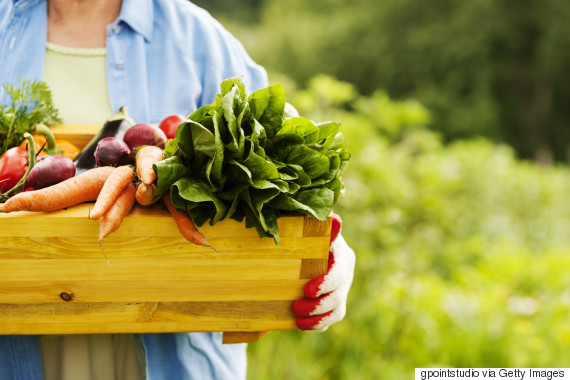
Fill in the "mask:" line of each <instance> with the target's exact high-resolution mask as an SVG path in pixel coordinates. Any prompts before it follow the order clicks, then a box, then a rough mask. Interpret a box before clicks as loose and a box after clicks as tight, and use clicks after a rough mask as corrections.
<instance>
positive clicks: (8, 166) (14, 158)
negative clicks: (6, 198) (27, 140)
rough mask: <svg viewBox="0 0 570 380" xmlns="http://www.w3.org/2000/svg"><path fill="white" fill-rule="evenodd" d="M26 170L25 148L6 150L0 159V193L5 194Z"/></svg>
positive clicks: (26, 156) (26, 155)
mask: <svg viewBox="0 0 570 380" xmlns="http://www.w3.org/2000/svg"><path fill="white" fill-rule="evenodd" d="M27 170H28V153H27V152H26V148H24V147H21V146H18V147H14V148H10V149H8V150H7V151H6V152H4V154H3V155H2V157H1V158H0V192H2V193H5V192H7V191H8V190H10V189H11V188H13V187H14V186H16V185H17V184H18V182H19V181H20V179H21V178H22V177H23V176H24V174H26V171H27Z"/></svg>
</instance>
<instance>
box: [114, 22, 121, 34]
mask: <svg viewBox="0 0 570 380" xmlns="http://www.w3.org/2000/svg"><path fill="white" fill-rule="evenodd" d="M120 31H121V26H120V25H119V24H115V25H114V26H113V33H115V34H119V32H120Z"/></svg>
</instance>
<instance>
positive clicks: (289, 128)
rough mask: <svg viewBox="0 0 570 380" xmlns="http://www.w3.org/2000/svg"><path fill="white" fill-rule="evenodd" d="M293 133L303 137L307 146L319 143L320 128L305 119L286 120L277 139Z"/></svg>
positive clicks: (293, 118)
mask: <svg viewBox="0 0 570 380" xmlns="http://www.w3.org/2000/svg"><path fill="white" fill-rule="evenodd" d="M291 133H294V134H296V135H299V136H301V137H302V138H303V141H304V142H305V145H310V144H315V143H316V142H317V141H319V128H317V127H316V126H315V124H313V122H312V121H310V120H308V119H305V118H303V117H292V118H290V119H287V120H285V121H284V122H283V125H282V126H281V129H280V130H279V132H277V134H276V137H277V136H279V135H283V134H291Z"/></svg>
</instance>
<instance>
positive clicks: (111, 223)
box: [99, 182, 135, 243]
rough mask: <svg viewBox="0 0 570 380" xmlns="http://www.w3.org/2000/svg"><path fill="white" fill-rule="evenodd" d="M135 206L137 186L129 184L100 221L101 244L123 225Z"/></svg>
mask: <svg viewBox="0 0 570 380" xmlns="http://www.w3.org/2000/svg"><path fill="white" fill-rule="evenodd" d="M134 204H135V184H134V183H132V182H129V183H127V186H126V187H125V188H124V189H123V190H122V191H121V193H120V194H119V196H118V197H117V198H116V199H115V201H114V202H113V204H112V205H111V207H109V209H108V210H107V212H106V213H105V214H103V216H101V218H100V219H99V243H101V241H102V240H103V239H104V238H106V237H107V236H108V235H109V234H110V233H111V232H113V231H115V230H116V229H117V228H119V226H120V225H121V222H122V221H123V219H124V217H125V216H126V215H127V214H128V213H129V212H130V211H131V209H132V208H133V205H134Z"/></svg>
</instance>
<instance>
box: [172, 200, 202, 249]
mask: <svg viewBox="0 0 570 380" xmlns="http://www.w3.org/2000/svg"><path fill="white" fill-rule="evenodd" d="M162 201H163V202H164V204H165V205H166V207H167V208H168V211H170V214H171V215H172V216H173V217H174V221H175V222H176V225H177V226H178V230H180V233H181V234H182V236H184V238H186V240H188V241H190V242H192V243H194V244H197V245H203V246H206V247H212V246H211V245H210V243H208V241H207V240H206V238H205V237H204V235H202V233H201V232H200V231H198V229H197V228H196V225H195V224H194V222H193V221H192V218H191V217H190V215H188V213H187V212H186V211H178V210H177V209H176V207H174V205H173V204H172V201H171V199H170V195H165V196H164V197H163V198H162Z"/></svg>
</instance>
